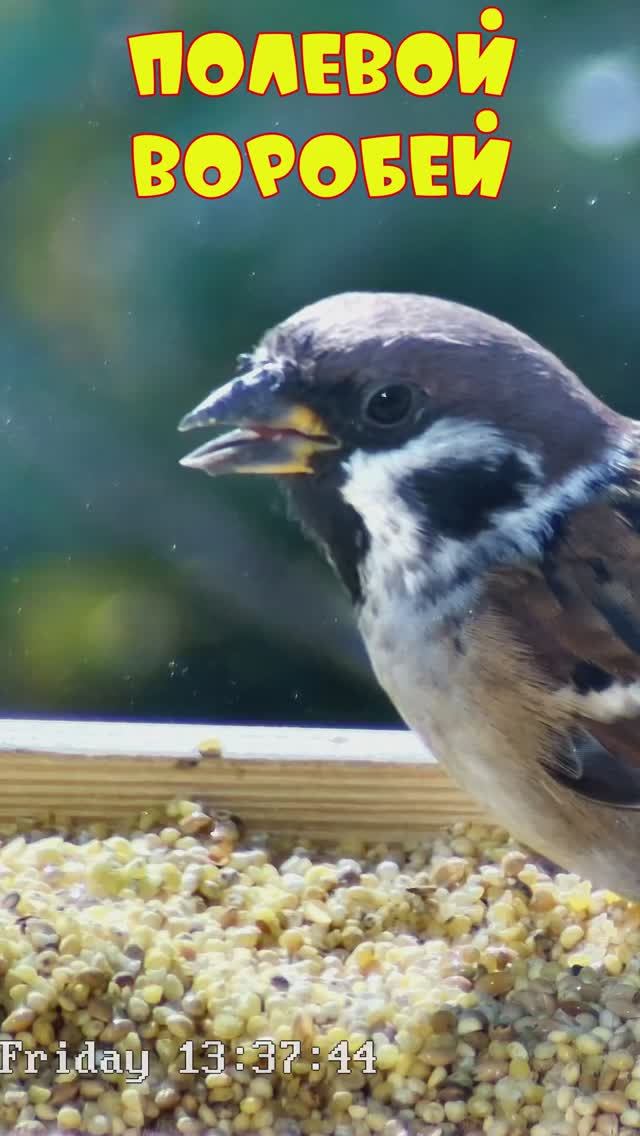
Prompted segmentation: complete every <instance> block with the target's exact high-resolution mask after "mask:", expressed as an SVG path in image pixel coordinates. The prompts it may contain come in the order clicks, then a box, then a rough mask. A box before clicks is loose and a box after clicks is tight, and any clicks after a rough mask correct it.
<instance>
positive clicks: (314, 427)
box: [178, 370, 338, 477]
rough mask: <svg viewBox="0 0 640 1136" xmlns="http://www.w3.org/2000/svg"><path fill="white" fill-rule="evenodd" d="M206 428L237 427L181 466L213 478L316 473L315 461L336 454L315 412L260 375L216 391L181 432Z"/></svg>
mask: <svg viewBox="0 0 640 1136" xmlns="http://www.w3.org/2000/svg"><path fill="white" fill-rule="evenodd" d="M202 426H233V427H235V429H231V430H228V431H227V432H226V433H224V434H221V435H219V436H218V437H217V438H213V439H212V440H211V441H209V442H205V444H204V445H203V446H200V447H199V448H198V449H197V450H192V452H191V453H189V454H187V455H186V457H184V458H182V459H181V461H180V465H184V466H188V467H189V468H190V469H201V470H202V471H203V472H204V473H208V474H209V475H210V476H211V477H216V476H217V475H218V474H222V473H268V474H278V475H280V474H293V473H313V472H314V470H313V466H312V464H311V459H312V457H313V456H314V455H315V454H317V453H318V452H320V451H323V450H335V449H337V448H338V442H337V441H336V439H335V438H332V437H331V435H330V433H329V431H328V429H327V427H326V425H325V423H324V422H323V421H322V419H321V418H320V417H319V416H318V415H317V414H316V413H315V411H313V410H310V409H309V407H308V406H305V405H304V404H303V403H298V402H292V401H290V400H289V399H287V398H286V396H285V395H283V394H282V393H281V392H280V391H279V390H278V384H277V383H275V382H274V379H273V376H272V375H267V374H265V373H264V372H261V371H259V370H256V371H255V372H250V373H249V374H248V375H244V376H242V377H240V378H237V379H232V381H231V382H229V383H227V384H226V385H225V386H223V387H221V388H220V389H219V390H216V391H214V392H213V394H211V395H209V397H208V398H206V399H205V400H204V402H201V403H200V405H199V406H196V408H195V410H192V411H191V412H190V413H189V414H186V415H185V417H184V418H183V419H182V421H181V422H180V425H179V426H178V429H179V430H193V429H196V428H198V427H202Z"/></svg>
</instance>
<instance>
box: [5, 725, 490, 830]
mask: <svg viewBox="0 0 640 1136" xmlns="http://www.w3.org/2000/svg"><path fill="white" fill-rule="evenodd" d="M176 796H178V797H182V798H187V799H195V800H197V801H204V802H208V803H210V804H212V805H215V806H217V807H218V808H224V809H229V810H230V811H231V812H233V813H237V814H238V815H239V816H240V817H242V819H243V821H244V822H245V824H246V825H247V826H248V827H249V828H252V829H260V830H266V831H272V832H294V831H295V832H301V833H304V834H308V835H310V836H313V837H315V838H322V837H331V836H335V835H337V834H343V835H344V834H345V833H354V834H358V835H363V836H370V837H372V838H385V839H398V838H401V837H406V836H419V835H420V834H421V833H424V832H427V831H429V830H433V829H434V828H437V827H441V826H443V825H445V824H448V823H450V822H451V821H454V820H463V819H472V818H478V817H480V816H481V812H480V810H479V807H478V806H477V805H476V804H475V803H474V802H472V801H471V800H470V799H469V798H468V797H467V796H466V795H465V794H464V793H463V792H462V791H461V790H460V789H458V787H457V786H456V785H454V784H453V783H452V782H451V781H450V780H449V778H448V777H447V775H446V773H445V772H444V770H443V769H442V767H441V766H439V765H438V763H437V762H436V761H435V760H434V758H433V757H432V756H431V754H429V753H428V751H426V750H425V748H424V747H423V746H422V745H421V744H420V742H418V740H417V739H416V738H415V737H414V736H413V734H411V733H409V732H408V731H405V730H340V729H306V728H303V729H299V728H293V727H278V728H273V727H262V726H252V727H247V726H207V725H193V726H192V725H170V724H167V725H164V724H162V723H153V724H146V723H128V722H83V721H80V722H79V721H72V722H71V721H34V720H16V719H4V720H2V719H0V817H1V818H11V819H13V818H16V817H25V816H26V817H33V819H34V821H35V820H42V819H43V818H45V817H51V816H52V815H54V816H63V817H83V818H86V819H92V820H97V819H112V818H115V817H118V816H122V815H126V814H132V813H136V812H139V811H140V810H141V809H144V808H148V807H150V806H152V805H157V804H160V803H162V802H164V801H167V800H169V799H171V798H172V797H176Z"/></svg>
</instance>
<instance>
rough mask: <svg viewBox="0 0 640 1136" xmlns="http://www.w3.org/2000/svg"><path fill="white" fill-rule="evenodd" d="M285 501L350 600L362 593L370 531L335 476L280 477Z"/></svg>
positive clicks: (360, 599) (359, 598) (356, 600)
mask: <svg viewBox="0 0 640 1136" xmlns="http://www.w3.org/2000/svg"><path fill="white" fill-rule="evenodd" d="M283 485H284V488H285V492H286V496H287V500H288V501H289V504H290V506H291V511H292V513H293V515H294V517H295V519H296V520H297V521H298V522H299V523H300V524H301V526H302V528H303V530H304V532H305V533H306V534H307V536H309V537H310V538H311V539H312V540H313V541H314V543H316V544H317V545H318V546H319V548H320V551H321V552H322V553H323V554H324V555H325V557H328V558H329V559H330V561H331V563H332V564H333V567H334V568H335V570H336V572H337V574H338V576H339V577H340V579H341V580H342V582H343V584H344V585H345V587H346V589H347V591H348V592H349V595H350V596H351V600H352V602H353V603H354V604H355V605H357V606H360V604H362V602H363V599H364V596H363V593H362V583H361V580H360V567H361V565H362V562H363V561H364V559H365V557H366V555H367V552H368V551H369V545H370V540H369V533H368V531H367V529H366V527H365V524H364V521H363V520H362V517H361V516H360V514H359V513H358V512H356V510H355V509H353V508H352V507H351V505H348V504H347V502H346V501H345V500H344V498H343V497H342V494H341V493H340V489H339V480H338V479H337V478H334V477H292V478H287V479H286V480H284V479H283Z"/></svg>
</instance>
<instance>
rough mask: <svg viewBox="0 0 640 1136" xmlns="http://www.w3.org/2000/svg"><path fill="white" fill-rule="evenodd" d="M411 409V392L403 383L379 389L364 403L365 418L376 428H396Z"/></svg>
mask: <svg viewBox="0 0 640 1136" xmlns="http://www.w3.org/2000/svg"><path fill="white" fill-rule="evenodd" d="M412 408H413V390H412V388H411V387H408V386H405V385H404V383H393V384H392V385H390V386H388V387H379V388H378V390H377V391H375V392H374V393H373V394H372V395H371V396H370V397H369V398H368V399H367V401H366V402H365V405H364V413H365V417H366V418H367V419H368V420H369V421H370V422H374V423H375V425H376V426H398V425H399V424H400V423H401V422H404V420H405V419H406V418H408V416H409V414H410V413H411V410H412Z"/></svg>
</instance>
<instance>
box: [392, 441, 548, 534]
mask: <svg viewBox="0 0 640 1136" xmlns="http://www.w3.org/2000/svg"><path fill="white" fill-rule="evenodd" d="M532 480H533V475H532V473H531V470H530V469H529V468H528V467H527V466H526V465H525V464H524V462H523V461H521V459H520V458H519V457H518V456H517V454H513V453H511V454H508V455H507V456H506V457H505V458H503V459H502V461H500V462H499V463H497V464H491V465H490V464H489V463H488V462H483V461H472V462H464V461H460V462H448V463H446V464H445V463H443V464H442V465H439V466H437V468H436V469H424V470H418V471H417V472H415V473H412V474H410V475H408V476H407V477H406V478H404V479H403V480H402V482H401V483H400V493H401V494H402V496H403V498H404V499H405V501H407V502H408V504H409V505H415V504H416V502H418V503H419V504H420V505H421V506H423V507H424V508H425V509H426V510H427V513H428V517H429V521H430V523H431V525H432V527H433V529H434V530H435V531H436V532H437V533H439V534H441V535H442V536H447V537H453V539H455V540H465V539H468V538H469V537H473V536H476V535H477V534H478V533H480V532H482V531H483V530H484V529H489V528H491V527H492V526H493V523H494V514H495V513H498V512H500V511H501V510H504V509H517V508H518V506H519V505H522V504H523V501H524V495H525V491H526V487H527V485H529V484H530V483H531V481H532Z"/></svg>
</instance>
